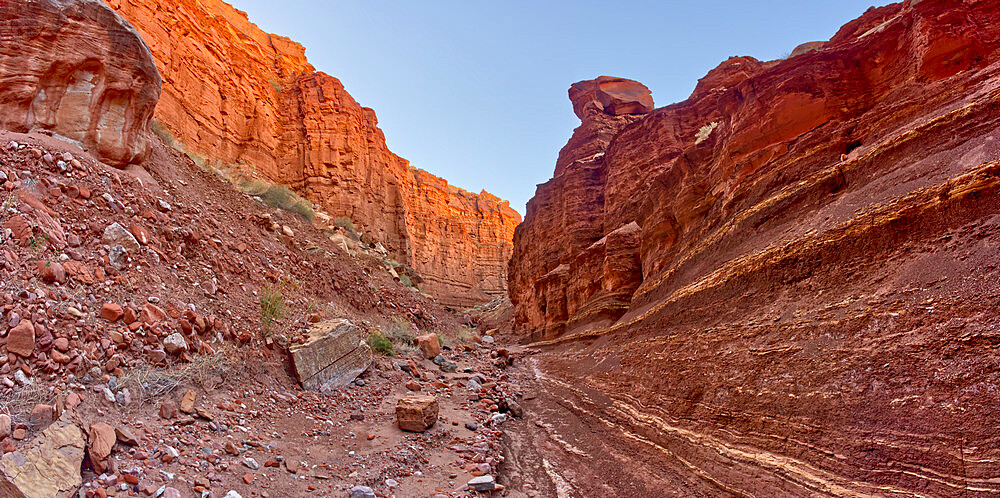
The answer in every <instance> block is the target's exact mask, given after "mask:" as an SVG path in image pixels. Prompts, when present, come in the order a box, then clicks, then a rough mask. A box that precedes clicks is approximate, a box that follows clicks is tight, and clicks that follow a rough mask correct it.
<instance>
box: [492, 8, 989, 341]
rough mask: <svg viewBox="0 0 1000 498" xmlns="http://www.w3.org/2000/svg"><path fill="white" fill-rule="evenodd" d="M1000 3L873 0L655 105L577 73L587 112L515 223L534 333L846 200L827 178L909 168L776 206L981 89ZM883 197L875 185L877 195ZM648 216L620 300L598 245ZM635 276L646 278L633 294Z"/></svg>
mask: <svg viewBox="0 0 1000 498" xmlns="http://www.w3.org/2000/svg"><path fill="white" fill-rule="evenodd" d="M995 10H996V9H993V8H991V4H990V3H989V2H965V3H964V4H962V5H956V6H950V5H947V4H946V2H931V1H925V2H907V3H905V4H894V5H891V6H888V7H883V8H879V9H872V10H870V11H869V12H867V13H866V14H865V15H864V16H863V17H861V18H860V19H858V20H856V21H853V22H851V23H849V24H847V25H846V26H844V27H843V28H842V29H841V30H840V32H839V33H837V35H836V36H835V37H834V38H833V39H831V40H830V41H828V42H813V43H808V44H804V45H803V46H801V47H799V48H797V49H796V50H795V52H794V55H793V56H792V57H790V58H788V59H786V60H779V61H771V62H761V61H758V60H756V59H753V58H751V57H734V58H731V59H730V60H728V61H726V62H724V63H723V64H721V65H720V66H719V67H718V68H717V69H715V70H713V71H711V72H710V73H709V74H708V75H707V76H706V77H705V78H704V79H702V80H701V81H700V82H699V83H698V85H697V88H696V89H695V91H694V93H693V94H692V96H691V97H690V98H689V99H688V100H686V101H684V102H681V103H678V104H674V105H671V106H668V107H664V108H661V109H657V110H655V111H652V112H648V113H647V112H646V111H648V110H649V109H648V108H646V107H643V106H639V107H638V108H636V109H633V112H635V113H636V114H625V115H618V114H616V113H615V112H612V111H611V110H610V109H605V108H603V106H602V105H601V104H600V99H599V98H597V97H595V96H594V94H593V91H589V92H588V91H585V90H584V89H586V88H593V87H595V85H596V86H599V85H600V82H601V81H602V80H601V79H599V80H595V81H591V82H581V83H578V84H576V85H573V88H571V89H570V92H569V93H570V99H571V100H572V102H573V106H574V110H576V112H577V115H578V116H580V118H581V121H582V124H581V126H580V127H579V128H577V130H576V131H575V132H574V134H573V137H572V138H571V139H570V141H569V143H568V144H567V145H566V147H564V148H563V150H562V151H561V153H560V155H559V159H558V162H557V164H556V170H555V175H554V177H553V178H552V180H550V181H549V182H547V183H545V184H542V185H540V186H539V187H538V190H537V192H536V195H535V197H534V198H533V199H532V200H531V201H530V202H529V204H528V211H527V216H526V218H525V222H524V224H523V225H522V226H521V227H520V228H519V229H518V230H517V232H516V234H515V251H514V258H513V259H512V261H511V265H510V286H511V288H510V293H511V300H512V301H513V303H514V304H515V307H516V317H517V323H518V324H519V327H520V328H521V330H523V331H524V333H525V337H528V338H534V339H539V338H551V337H555V336H558V335H560V334H562V333H564V332H566V331H572V330H578V329H580V328H600V327H602V326H606V325H610V324H611V323H613V322H614V321H615V320H617V319H618V318H619V317H620V316H622V315H624V314H625V313H626V312H627V311H628V310H629V309H637V308H641V307H643V306H646V305H648V304H649V303H652V302H655V301H656V300H657V299H659V298H661V297H662V296H663V295H666V294H669V292H668V290H669V289H674V290H676V289H677V288H678V287H679V286H683V285H684V284H685V283H688V282H690V280H691V279H692V278H694V277H696V276H698V275H703V274H704V273H705V272H708V271H710V270H712V269H714V268H715V267H716V266H717V265H719V264H722V262H725V261H727V260H729V258H733V257H737V256H739V255H740V254H743V253H746V252H747V251H753V250H755V249H759V248H760V246H761V245H763V244H766V243H770V242H773V240H768V239H766V238H764V239H758V238H757V237H756V234H757V232H758V231H760V230H762V229H763V228H767V227H778V226H780V227H782V229H784V228H788V227H789V226H794V225H795V223H794V221H793V220H795V219H796V217H797V216H803V215H804V213H808V212H809V211H810V210H811V209H814V208H816V207H817V204H816V203H819V204H827V203H831V202H833V201H834V200H835V199H836V197H830V196H827V194H828V192H822V193H820V192H821V191H822V189H827V190H828V191H829V190H836V189H838V188H841V187H842V185H841V183H847V184H850V185H851V186H852V187H856V186H859V183H860V184H861V185H863V184H865V183H868V182H869V181H871V180H872V178H877V177H878V176H880V175H884V174H889V173H891V172H893V171H895V170H896V169H898V168H899V167H901V166H900V163H899V161H898V160H893V161H889V162H885V163H882V164H879V165H875V164H866V165H865V167H864V168H863V170H864V171H865V173H863V174H862V173H848V172H844V173H843V174H841V173H837V174H836V175H834V176H836V178H833V179H830V180H828V181H827V182H826V183H827V184H823V185H815V186H813V187H811V190H809V192H808V193H802V194H800V195H801V196H803V198H802V199H797V200H796V201H788V202H791V203H792V204H794V205H795V206H796V208H795V209H794V210H787V207H788V206H784V207H783V208H782V209H778V208H769V207H768V208H765V206H767V204H766V202H765V201H766V200H767V199H769V198H771V197H772V196H775V195H777V194H778V193H780V192H782V191H784V190H787V189H789V188H792V187H793V186H794V185H796V184H797V182H803V181H812V180H813V179H814V178H815V175H818V174H821V173H822V172H823V171H830V170H831V168H833V169H834V170H836V168H838V167H839V166H838V164H839V163H840V162H841V154H844V153H847V152H850V153H851V154H853V155H852V156H851V157H854V156H856V155H858V154H862V153H863V152H864V151H865V150H868V148H870V147H872V146H873V145H874V144H876V143H878V142H879V140H880V139H883V137H886V136H888V135H890V134H892V133H897V132H898V131H899V129H900V127H906V126H916V125H914V124H913V123H914V122H915V121H917V120H919V118H921V117H924V116H925V115H926V114H928V113H935V112H941V111H940V110H941V109H942V108H943V107H947V106H948V105H959V103H960V102H961V101H962V99H966V98H967V96H968V95H969V94H971V93H973V92H974V91H975V90H976V88H977V87H976V86H975V85H976V84H977V83H978V82H981V81H983V80H984V79H985V78H986V75H984V74H981V71H983V70H985V69H986V68H992V66H991V64H992V62H993V61H994V59H993V57H994V56H995V54H996V49H997V36H998V31H997V30H996V29H993V28H991V27H989V26H985V25H984V24H983V22H985V21H982V19H988V18H991V17H990V16H995V14H996V13H995ZM623 98H625V99H626V100H628V99H631V100H635V94H630V95H624V94H623ZM640 113H641V114H640ZM836 171H839V170H836ZM852 175H874V176H873V177H865V176H860V177H852ZM831 182H832V183H831ZM884 199H885V195H884V194H873V195H872V196H871V198H870V199H868V200H867V201H866V202H871V203H876V202H879V201H881V200H884ZM752 208H753V209H752ZM761 212H765V213H766V214H761ZM835 219H839V218H833V217H831V218H830V220H828V223H833V220H835ZM633 222H634V223H637V224H638V225H639V227H640V235H639V237H638V240H639V242H638V244H639V245H638V246H637V247H635V248H634V250H635V251H636V252H637V254H638V256H637V257H636V258H635V259H634V260H632V261H633V262H634V264H636V265H638V266H637V267H636V268H635V270H636V271H635V272H633V273H631V274H632V275H634V276H635V278H636V280H634V281H633V282H631V285H628V286H624V287H622V292H620V293H619V295H620V298H619V299H616V300H614V302H608V301H607V300H606V299H605V298H603V297H600V296H598V295H597V293H595V292H594V291H593V290H592V289H596V288H599V287H601V286H602V285H609V284H602V283H601V282H606V280H605V277H604V276H603V272H605V271H606V270H597V267H598V266H599V264H598V263H600V264H606V263H607V264H610V260H609V261H607V262H606V261H605V259H606V258H605V256H603V255H602V254H600V253H595V252H594V251H592V250H590V249H589V248H590V247H591V245H592V244H595V243H596V242H597V241H599V240H601V239H602V238H604V237H605V236H607V235H609V234H611V233H612V232H613V231H615V230H618V229H620V228H621V227H624V226H626V225H629V224H630V223H633ZM782 223H791V225H783V224H782ZM800 228H801V225H800V226H799V227H796V228H795V229H794V230H793V232H797V230H798V229H800ZM813 228H817V227H813ZM553 234H557V236H552V235H553ZM750 234H754V237H750ZM773 236H774V237H776V238H784V237H788V236H791V235H790V234H785V233H783V232H778V233H774V234H773ZM751 241H753V242H751ZM595 258H596V259H595ZM617 264H621V263H620V262H619V263H617ZM557 269H559V270H558V271H556V270H557ZM553 272H555V273H553ZM561 273H565V274H566V275H567V277H565V278H563V277H560V276H559V275H560V274H561ZM579 279H584V280H587V281H589V282H590V283H589V284H588V285H586V286H584V287H583V288H573V285H577V286H578V287H579V284H572V285H571V284H570V283H569V281H571V280H579ZM588 289H591V290H588ZM631 290H635V291H637V292H635V293H633V294H631V295H625V294H626V291H631ZM599 302H603V303H604V304H603V305H601V306H596V304H597V303H599ZM595 306H596V307H595ZM602 307H603V311H601V310H598V309H597V308H602ZM595 311H600V312H596V313H595Z"/></svg>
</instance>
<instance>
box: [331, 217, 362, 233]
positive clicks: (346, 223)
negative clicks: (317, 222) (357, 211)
mask: <svg viewBox="0 0 1000 498" xmlns="http://www.w3.org/2000/svg"><path fill="white" fill-rule="evenodd" d="M333 223H334V224H335V225H337V226H338V227H340V228H343V229H344V230H347V231H349V232H351V233H357V231H356V230H355V229H354V220H352V219H351V218H349V217H347V216H338V217H336V218H334V219H333Z"/></svg>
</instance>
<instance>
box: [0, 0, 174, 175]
mask: <svg viewBox="0 0 1000 498" xmlns="http://www.w3.org/2000/svg"><path fill="white" fill-rule="evenodd" d="M0 19H4V20H5V22H3V23H2V24H0V103H2V105H3V107H4V113H3V114H2V115H0V128H4V129H8V130H13V131H18V132H28V131H46V132H48V133H55V134H58V135H60V136H62V137H64V138H67V139H70V140H72V141H75V142H77V143H78V144H80V145H81V146H82V147H85V148H87V149H88V150H89V151H91V152H92V153H93V154H94V155H96V156H98V157H100V158H101V159H102V160H104V161H105V162H107V163H108V164H111V165H114V166H125V165H127V164H129V163H133V162H140V161H142V160H144V159H145V158H146V157H148V156H149V150H150V149H149V142H148V137H147V136H146V135H145V133H144V132H148V130H149V122H150V118H152V116H153V108H154V107H155V106H156V100H157V98H158V97H159V94H160V75H159V73H157V70H156V66H155V64H154V63H153V59H152V56H151V55H150V53H149V49H148V48H147V47H146V45H145V43H143V41H142V38H140V37H139V34H138V33H136V31H135V30H134V29H132V27H131V26H129V25H128V23H126V22H124V21H123V20H122V19H121V18H120V17H119V16H117V15H116V14H115V13H114V12H113V11H111V10H110V9H108V8H107V7H106V6H105V5H104V4H103V3H101V2H100V1H98V0H71V1H65V2H60V1H55V0H40V1H36V2H24V1H22V0H0Z"/></svg>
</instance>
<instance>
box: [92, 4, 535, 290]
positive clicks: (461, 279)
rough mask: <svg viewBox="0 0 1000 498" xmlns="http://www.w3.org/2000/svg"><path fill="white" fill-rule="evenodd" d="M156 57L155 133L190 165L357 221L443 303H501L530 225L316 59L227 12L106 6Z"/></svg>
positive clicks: (220, 7)
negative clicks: (400, 143)
mask: <svg viewBox="0 0 1000 498" xmlns="http://www.w3.org/2000/svg"><path fill="white" fill-rule="evenodd" d="M107 3H108V4H109V5H110V6H111V7H112V8H114V9H115V10H117V11H118V12H119V13H120V14H121V15H122V16H123V17H125V18H126V19H127V20H128V21H129V22H131V23H132V24H133V25H134V26H135V27H136V28H137V29H138V30H139V32H140V33H141V34H142V36H143V38H145V40H146V42H147V43H148V44H149V46H150V48H151V50H152V52H153V56H154V57H155V59H156V61H157V66H158V67H159V69H160V73H161V74H162V75H163V79H164V82H163V95H162V97H161V98H160V103H159V105H158V106H157V108H156V116H155V117H156V119H157V120H158V121H159V122H160V123H162V124H163V125H165V126H166V127H167V128H169V131H170V132H171V134H172V135H173V136H174V137H175V138H176V140H177V141H178V142H179V144H178V146H182V147H184V148H185V149H186V150H187V151H188V152H190V153H192V154H193V155H195V156H196V157H199V156H200V157H201V158H202V159H203V160H205V161H208V162H211V163H216V164H218V165H225V166H232V167H236V168H241V169H254V170H255V171H256V172H257V173H258V174H261V175H263V176H265V177H267V178H269V179H271V180H273V181H277V182H280V183H283V184H285V185H288V186H289V187H291V188H292V189H293V190H295V191H296V192H298V193H300V194H302V195H303V196H304V197H306V198H307V199H309V200H310V201H312V202H314V203H316V204H317V205H319V206H320V207H321V208H322V209H323V210H324V211H326V212H328V213H329V214H330V215H332V216H334V217H339V216H347V217H350V218H352V219H353V220H354V221H355V222H356V223H357V224H358V225H359V228H363V230H364V231H365V232H367V233H369V234H370V235H372V236H373V237H374V238H375V239H376V240H378V241H380V242H381V243H382V244H383V245H385V246H386V247H387V248H388V249H389V250H390V252H392V253H393V255H394V257H396V258H397V259H398V260H399V261H400V262H402V263H407V264H409V265H410V266H411V267H413V268H414V269H415V270H416V272H417V273H418V274H419V275H421V277H423V279H424V282H423V283H422V284H421V288H422V289H423V290H425V291H427V292H429V293H431V294H432V295H434V296H436V297H437V298H438V299H439V300H440V301H441V302H443V303H446V304H451V305H456V306H468V305H473V304H476V303H479V302H483V301H486V300H489V299H490V298H491V297H493V296H497V295H501V294H503V293H504V292H505V289H506V262H507V260H508V259H509V257H510V254H511V251H512V245H511V238H512V236H513V231H514V227H515V226H517V224H518V223H520V215H518V214H517V212H516V211H514V210H513V209H511V208H510V206H509V204H508V203H507V202H505V201H501V200H500V199H498V198H496V197H494V196H492V195H489V194H487V193H485V192H483V193H481V194H473V193H469V192H466V191H464V190H461V189H458V188H456V187H453V186H450V185H448V184H447V182H445V181H444V180H442V179H440V178H437V177H435V176H433V175H430V174H428V173H427V172H425V171H422V170H419V169H416V168H412V167H410V166H409V164H408V162H407V161H406V160H405V159H403V158H401V157H399V156H397V155H395V154H393V153H392V152H391V151H390V150H389V149H388V148H387V147H386V144H385V138H384V136H383V134H382V131H381V130H380V129H379V128H378V126H377V125H378V120H377V118H376V117H375V112H374V111H373V110H371V109H369V108H365V107H362V106H361V105H359V104H358V103H357V102H355V101H354V99H353V98H352V97H351V96H350V95H349V94H348V93H347V92H346V91H345V90H344V87H343V85H342V84H341V83H340V81H338V80H337V79H336V78H334V77H331V76H328V75H326V74H324V73H321V72H316V71H315V70H314V68H313V67H312V66H311V65H310V64H309V62H308V61H307V60H306V57H305V49H304V48H303V47H302V46H301V45H299V44H298V43H295V42H293V41H291V40H289V39H287V38H284V37H281V36H276V35H271V34H268V33H265V32H263V31H261V30H260V29H259V28H258V27H257V26H256V25H254V24H253V23H251V22H250V21H249V20H248V19H247V16H246V14H245V13H243V12H241V11H238V10H236V9H234V8H233V7H232V6H230V5H229V4H227V3H225V2H222V1H220V0H202V1H195V0H171V1H169V2H145V1H140V0H107Z"/></svg>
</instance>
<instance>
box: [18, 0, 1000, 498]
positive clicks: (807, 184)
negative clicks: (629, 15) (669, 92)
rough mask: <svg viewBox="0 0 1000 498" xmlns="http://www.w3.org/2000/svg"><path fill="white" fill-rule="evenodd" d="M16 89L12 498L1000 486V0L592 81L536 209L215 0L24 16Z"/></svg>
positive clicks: (919, 7)
mask: <svg viewBox="0 0 1000 498" xmlns="http://www.w3.org/2000/svg"><path fill="white" fill-rule="evenodd" d="M0 83H2V84H0V111H3V112H0V116H2V117H0V496H4V497H6V496H12V497H16V498H22V497H30V498H35V497H39V498H41V497H50V496H58V497H60V498H63V497H68V496H85V497H87V498H97V497H106V496H163V497H167V498H180V497H185V496H201V497H206V496H216V497H218V496H222V497H225V498H242V497H243V496H248V497H250V496H252V497H261V498H270V497H284V496H349V497H351V498H375V497H390V496H433V497H434V498H443V497H444V498H447V497H463V498H465V497H469V498H472V497H479V496H511V497H549V496H553V497H558V498H563V497H574V496H629V497H632V496H642V497H645V496H650V497H653V496H656V497H660V496H890V495H893V496H958V495H961V496H966V495H976V496H978V495H983V496H985V495H995V494H998V493H1000V464H998V463H997V462H1000V438H998V437H997V436H996V428H997V426H998V424H1000V417H998V416H997V413H996V412H997V410H996V407H997V406H1000V388H998V386H1000V354H998V346H1000V304H998V303H1000V261H998V254H1000V253H998V250H1000V8H998V6H997V5H996V3H995V2H991V1H987V0H963V1H961V2H956V1H950V0H907V1H904V2H901V3H894V4H890V5H887V6H884V7H877V8H874V7H873V8H871V9H869V10H868V11H866V12H865V13H864V14H863V15H861V17H859V18H857V19H855V20H853V21H851V22H849V23H847V24H846V25H844V26H843V27H842V28H840V30H839V31H838V32H837V33H836V34H835V35H834V36H833V37H832V38H831V39H830V40H828V41H820V42H808V43H804V44H802V45H800V46H799V47H796V48H794V50H792V51H791V52H789V55H788V56H787V57H785V58H783V59H780V60H773V61H761V60H758V59H756V58H753V57H748V56H738V57H732V58H730V59H728V60H726V61H723V62H722V63H721V64H720V65H719V66H718V67H716V68H715V69H713V70H711V71H710V72H709V73H708V74H707V75H705V77H703V78H702V79H701V80H699V81H698V82H697V84H696V85H695V86H694V90H693V92H692V93H691V95H690V97H688V98H687V99H686V100H684V101H682V102H678V103H673V104H669V105H666V106H663V107H656V103H655V102H654V99H653V93H652V92H651V90H650V89H649V88H648V87H646V86H645V85H644V84H642V83H641V82H638V81H634V80H630V79H627V78H622V77H615V76H599V77H596V78H594V79H591V80H585V81H580V82H578V83H575V84H572V85H571V86H570V88H569V91H568V97H569V101H570V105H571V106H572V110H573V112H574V113H575V115H576V116H577V117H578V118H579V120H580V125H579V127H577V128H576V129H575V130H574V131H573V134H572V136H571V137H570V139H569V140H568V142H567V143H566V145H565V146H564V147H563V148H562V150H561V151H559V154H558V157H557V159H556V164H555V168H554V170H553V176H552V178H551V180H549V181H547V182H545V183H543V184H541V185H538V186H537V189H536V192H535V196H534V197H533V198H532V200H531V201H530V202H529V204H528V206H527V211H526V214H525V217H524V219H523V222H522V220H521V218H520V216H519V215H518V214H517V213H516V212H515V211H514V210H512V209H511V208H510V206H509V205H508V203H507V202H505V201H503V200H501V199H499V198H497V197H495V196H493V195H491V194H489V193H487V192H485V191H484V192H481V193H479V194H474V193H470V192H466V191H464V190H462V189H459V188H457V187H454V186H451V185H449V184H448V183H447V182H446V181H445V180H443V179H441V178H438V177H436V176H434V175H431V174H430V173H427V172H426V171H423V170H421V169H417V168H414V167H412V166H410V165H409V164H408V163H407V161H406V160H404V159H402V158H400V157H399V156H397V155H395V154H394V153H392V152H391V151H389V149H388V147H387V146H386V140H385V137H384V136H383V133H382V131H381V130H380V129H379V128H378V121H377V118H376V116H375V113H374V111H373V110H372V109H369V108H365V107H362V106H361V105H360V104H359V103H357V102H356V101H355V100H354V99H353V98H352V97H351V96H350V95H349V94H348V93H347V92H346V90H345V89H344V86H343V85H342V84H341V83H340V81H338V80H337V79H336V78H334V77H332V76H329V75H326V74H324V73H321V72H317V71H316V70H315V68H313V67H312V66H311V65H310V64H309V62H308V61H307V59H306V57H305V48H304V47H303V46H302V45H299V44H297V43H295V42H293V41H291V40H289V39H287V38H283V37H280V36H277V35H272V34H268V33H265V32H264V31H262V30H260V29H259V28H258V27H257V26H256V25H254V24H253V23H251V22H250V21H249V19H248V18H247V15H246V14H244V13H243V12H241V11H239V10H237V9H235V8H234V7H232V6H230V5H229V4H227V3H224V2H222V1H220V0H171V1H169V2H142V1H139V0H32V1H31V2H24V1H22V0H0ZM692 83H694V82H692ZM661 105H662V103H661ZM240 179H252V180H253V181H260V182H272V183H273V185H275V186H279V185H283V186H286V187H287V188H289V189H291V191H293V192H295V193H296V194H298V195H300V196H302V197H303V198H305V199H307V200H309V201H311V202H312V203H313V204H315V205H316V206H317V208H318V209H320V210H321V213H317V214H316V216H315V218H310V217H308V216H304V215H303V214H302V213H301V212H298V211H296V210H295V209H292V208H289V207H288V206H285V205H280V204H277V205H276V204H271V203H268V202H265V200H264V198H263V197H264V196H262V195H260V194H258V193H255V192H249V191H246V190H244V189H243V186H242V185H241V184H240ZM404 277H406V278H404ZM411 277H412V279H413V281H411V280H410V278H411ZM413 284H417V285H418V287H419V289H416V288H415V287H414V285H413ZM417 290H419V292H417ZM506 297H509V301H508V300H506V299H505V298H506ZM463 308H471V309H466V310H464V311H463V310H462V309H463Z"/></svg>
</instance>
